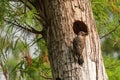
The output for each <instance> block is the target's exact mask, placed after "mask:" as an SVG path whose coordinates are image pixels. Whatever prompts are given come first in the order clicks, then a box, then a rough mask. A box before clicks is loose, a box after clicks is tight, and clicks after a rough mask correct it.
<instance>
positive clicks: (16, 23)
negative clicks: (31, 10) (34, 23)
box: [4, 20, 42, 34]
mask: <svg viewBox="0 0 120 80" xmlns="http://www.w3.org/2000/svg"><path fill="white" fill-rule="evenodd" d="M4 21H5V22H7V23H10V24H13V25H15V26H16V27H19V28H21V29H23V30H26V31H28V32H31V33H34V34H42V31H38V30H36V29H34V28H32V27H31V26H28V27H29V28H30V29H29V28H28V27H27V26H22V25H21V24H20V23H18V22H17V21H14V22H11V21H8V20H4Z"/></svg>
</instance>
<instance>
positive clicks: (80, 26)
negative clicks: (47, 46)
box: [73, 20, 88, 35]
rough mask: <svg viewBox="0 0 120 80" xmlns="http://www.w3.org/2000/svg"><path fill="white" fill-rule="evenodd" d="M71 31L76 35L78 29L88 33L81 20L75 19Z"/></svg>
mask: <svg viewBox="0 0 120 80" xmlns="http://www.w3.org/2000/svg"><path fill="white" fill-rule="evenodd" d="M73 31H74V33H75V34H76V35H78V33H79V32H80V31H83V32H85V33H86V35H88V27H87V25H86V24H85V23H84V22H83V21H79V20H76V21H75V22H74V23H73Z"/></svg>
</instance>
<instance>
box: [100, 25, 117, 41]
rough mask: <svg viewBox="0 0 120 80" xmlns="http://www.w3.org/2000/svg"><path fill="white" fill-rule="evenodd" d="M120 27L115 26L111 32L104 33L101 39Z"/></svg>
mask: <svg viewBox="0 0 120 80" xmlns="http://www.w3.org/2000/svg"><path fill="white" fill-rule="evenodd" d="M118 27H119V26H117V27H115V28H114V29H113V30H111V31H110V32H108V33H106V34H104V35H103V36H101V37H100V39H102V38H104V37H106V36H108V35H110V34H111V33H113V32H115V30H117V28H118Z"/></svg>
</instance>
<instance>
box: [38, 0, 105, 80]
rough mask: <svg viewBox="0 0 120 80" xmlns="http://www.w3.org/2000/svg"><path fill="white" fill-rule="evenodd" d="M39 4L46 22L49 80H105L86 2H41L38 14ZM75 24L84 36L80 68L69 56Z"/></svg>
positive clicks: (98, 43) (89, 8) (72, 57)
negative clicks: (82, 60) (49, 67)
mask: <svg viewBox="0 0 120 80" xmlns="http://www.w3.org/2000/svg"><path fill="white" fill-rule="evenodd" d="M36 1H37V0H36ZM44 1H45V2H44ZM42 2H44V4H45V5H44V6H43V7H44V15H45V17H46V19H45V20H46V23H47V25H45V26H46V29H45V30H44V31H45V32H44V33H46V36H44V37H45V40H46V42H47V45H48V50H49V60H50V65H51V68H52V75H53V80H107V75H106V72H105V68H104V64H103V59H102V56H101V49H100V40H99V35H98V33H97V30H96V27H95V21H94V18H93V14H92V9H91V4H90V1H89V0H43V1H41V3H40V5H38V6H37V5H36V6H37V8H38V9H37V10H38V12H39V6H42ZM36 4H37V3H36ZM77 21H78V23H77V24H78V25H77V26H78V27H79V26H80V27H81V30H83V31H84V32H86V33H87V36H85V44H84V45H85V47H84V49H83V59H84V62H83V64H82V65H79V64H78V63H76V62H75V60H74V56H73V54H74V52H73V40H74V38H75V37H76V34H75V33H74V31H73V26H74V23H76V22H77ZM79 22H83V23H84V24H85V26H83V24H81V23H79Z"/></svg>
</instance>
